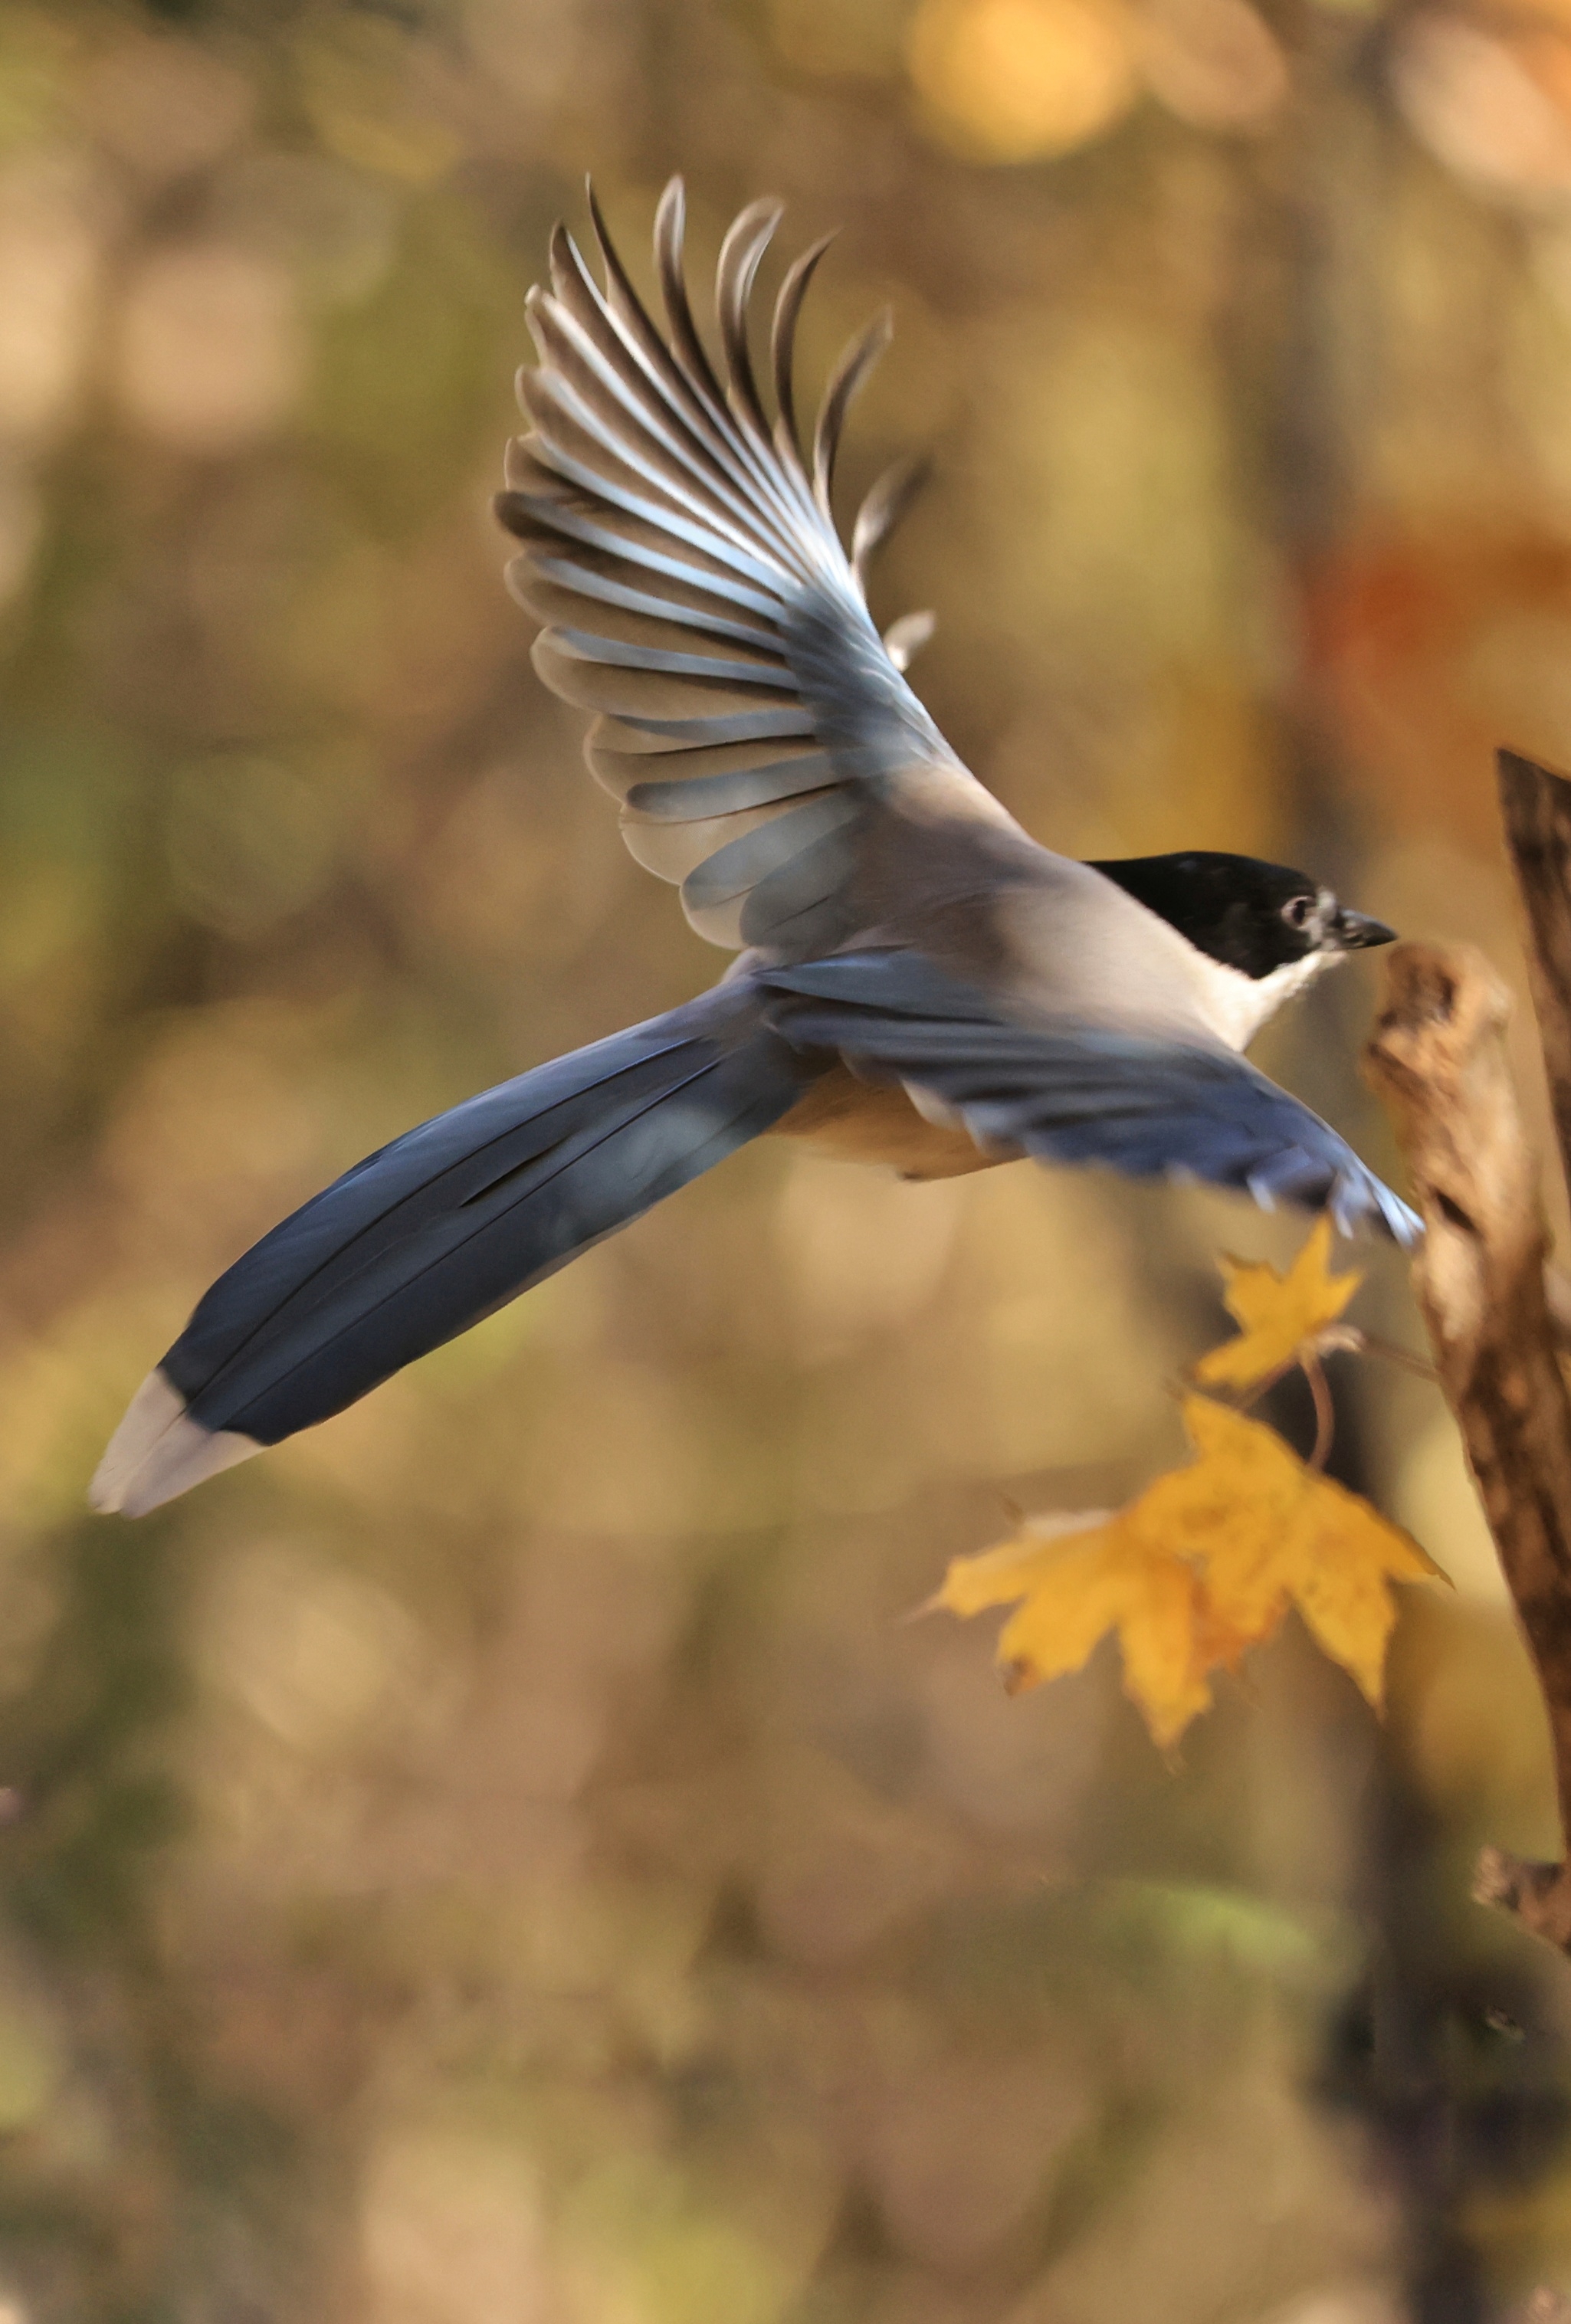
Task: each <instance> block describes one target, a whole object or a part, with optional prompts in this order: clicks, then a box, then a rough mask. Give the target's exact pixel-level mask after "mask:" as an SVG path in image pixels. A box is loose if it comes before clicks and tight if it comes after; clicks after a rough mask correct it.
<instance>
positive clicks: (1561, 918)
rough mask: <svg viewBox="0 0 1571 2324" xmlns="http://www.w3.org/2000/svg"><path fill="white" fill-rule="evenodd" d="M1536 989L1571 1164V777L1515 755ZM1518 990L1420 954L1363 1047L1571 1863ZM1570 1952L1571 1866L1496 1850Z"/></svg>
mask: <svg viewBox="0 0 1571 2324" xmlns="http://www.w3.org/2000/svg"><path fill="white" fill-rule="evenodd" d="M1501 789H1502V807H1503V811H1504V815H1505V821H1506V833H1507V839H1508V843H1509V844H1510V846H1511V853H1512V861H1513V864H1514V866H1515V870H1516V874H1517V879H1518V881H1519V884H1520V888H1521V891H1522V897H1523V902H1524V906H1525V908H1526V913H1527V920H1528V929H1529V956H1530V958H1531V962H1532V971H1533V991H1534V996H1535V1000H1536V1002H1537V1008H1538V1015H1539V1027H1540V1030H1541V1032H1542V1034H1543V1039H1544V1049H1545V1056H1546V1062H1547V1064H1548V1072H1549V1078H1550V1085H1551V1090H1552V1092H1553V1094H1554V1100H1555V1107H1556V1119H1557V1126H1558V1130H1559V1135H1560V1140H1561V1145H1562V1150H1563V1153H1566V1154H1568V1155H1571V890H1568V888H1567V880H1568V878H1571V784H1567V783H1565V782H1563V781H1561V780H1560V779H1559V778H1557V777H1556V776H1553V775H1550V774H1548V773H1547V772H1546V771H1545V770H1542V769H1540V768H1537V767H1533V766H1531V765H1530V764H1529V761H1525V760H1521V759H1518V758H1515V757H1513V756H1510V755H1509V754H1505V753H1502V762H1501ZM1510 1010H1511V1001H1510V996H1509V994H1508V993H1507V991H1506V989H1505V987H1504V985H1503V984H1502V982H1501V980H1500V978H1499V977H1498V976H1497V975H1496V974H1495V973H1494V971H1493V970H1492V968H1491V967H1490V965H1489V964H1488V962H1487V961H1485V960H1484V959H1483V955H1482V954H1479V953H1476V952H1474V951H1473V950H1472V949H1471V948H1470V947H1455V948H1452V947H1444V946H1439V945H1401V946H1400V947H1399V949H1398V950H1397V952H1396V953H1395V954H1393V955H1392V959H1391V972H1390V984H1389V990H1388V995H1387V1000H1386V1003H1385V1007H1384V1010H1383V1011H1382V1016H1381V1018H1380V1020H1379V1023H1378V1024H1377V1026H1376V1028H1375V1031H1374V1035H1373V1037H1372V1041H1371V1043H1370V1046H1369V1049H1368V1051H1367V1055H1366V1065H1367V1069H1368V1072H1369V1075H1370V1078H1371V1080H1372V1083H1373V1084H1374V1086H1375V1087H1376V1089H1377V1090H1379V1091H1380V1093H1382V1096H1383V1097H1384V1098H1385V1099H1386V1101H1387V1102H1388V1104H1389V1105H1390V1107H1391V1111H1392V1114H1393V1116H1394V1118H1395V1120H1396V1125H1397V1133H1398V1137H1399V1139H1400V1142H1401V1146H1402V1149H1403V1152H1404V1154H1405V1156H1406V1157H1407V1161H1408V1166H1409V1170H1410V1172H1411V1175H1412V1180H1413V1187H1414V1197H1415V1200H1416V1202H1417V1203H1418V1206H1419V1210H1420V1211H1421V1212H1422V1213H1423V1217H1424V1222H1425V1226H1426V1229H1427V1233H1426V1237H1425V1240H1424V1243H1423V1245H1422V1247H1421V1248H1420V1250H1419V1253H1418V1256H1417V1257H1416V1259H1414V1262H1413V1288H1414V1292H1415V1295H1416V1296H1417V1298H1418V1302H1419V1307H1420V1309H1421V1310H1422V1312H1423V1315H1424V1319H1425V1322H1426V1323H1427V1324H1428V1331H1429V1337H1430V1340H1431V1342H1432V1344H1433V1347H1434V1351H1435V1361H1436V1366H1437V1370H1438V1373H1439V1377H1440V1385H1441V1388H1442V1389H1443V1390H1444V1393H1445V1395H1446V1401H1447V1402H1448V1404H1449V1405H1450V1406H1451V1409H1452V1412H1453V1413H1454V1414H1455V1418H1456V1423H1457V1425H1458V1427H1459V1429H1460V1430H1461V1433H1462V1439H1463V1443H1464V1444H1465V1448H1466V1452H1467V1458H1468V1462H1469V1464H1470V1466H1471V1468H1472V1470H1473V1473H1474V1478H1475V1480H1476V1481H1477V1484H1478V1489H1479V1494H1480V1498H1481V1499H1482V1500H1483V1510H1484V1515H1485V1517H1486V1518H1487V1519H1488V1522H1489V1526H1490V1530H1491V1532H1492V1535H1493V1536H1494V1541H1495V1546H1496V1548H1497V1549H1498V1551H1499V1553H1500V1561H1501V1566H1502V1572H1504V1575H1505V1579H1506V1583H1507V1586H1508V1588H1509V1589H1510V1591H1511V1596H1512V1598H1513V1600H1515V1603H1516V1609H1517V1612H1518V1615H1519V1617H1520V1621H1521V1626H1522V1629H1523V1632H1524V1634H1525V1636H1526V1638H1527V1643H1528V1647H1529V1653H1530V1654H1531V1655H1532V1658H1533V1663H1534V1666H1535V1668H1536V1670H1537V1673H1538V1677H1539V1685H1540V1687H1541V1689H1542V1691H1543V1696H1544V1701H1545V1705H1546V1708H1547V1710H1548V1717H1549V1729H1550V1735H1551V1738H1552V1742H1553V1748H1554V1753H1555V1772H1556V1780H1557V1792H1558V1798H1559V1804H1560V1818H1561V1827H1562V1833H1563V1836H1564V1837H1565V1840H1566V1848H1567V1853H1568V1854H1571V1400H1568V1398H1567V1394H1566V1381H1565V1378H1564V1376H1563V1374H1562V1371H1561V1369H1560V1363H1559V1360H1558V1354H1557V1342H1558V1341H1559V1339H1560V1337H1561V1333H1560V1330H1559V1329H1558V1328H1557V1318H1556V1315H1555V1314H1554V1313H1553V1312H1552V1305H1551V1295H1550V1290H1549V1288H1548V1286H1547V1285H1546V1279H1545V1255H1546V1249H1547V1240H1548V1237H1547V1231H1546V1228H1545V1223H1544V1215H1543V1209H1542V1205H1541V1203H1540V1201H1539V1165H1538V1161H1537V1158H1536V1157H1535V1156H1534V1154H1533V1152H1532V1150H1531V1148H1529V1144H1528V1141H1527V1139H1526V1138H1525V1136H1524V1134H1523V1130H1522V1124H1521V1117H1520V1110H1519V1108H1518V1104H1517V1099H1516V1092H1515V1089H1514V1087H1513V1085H1512V1082H1511V1071H1510V1067H1509V1065H1508V1063H1507V1059H1506V1051H1505V1039H1504V1035H1505V1027H1506V1023H1507V1019H1508V1017H1509V1015H1510ZM1474 1893H1475V1895H1478V1896H1479V1897H1480V1899H1481V1900H1482V1901H1484V1902H1487V1903H1490V1904H1499V1905H1502V1906H1503V1907H1505V1908H1506V1909H1507V1910H1509V1911H1511V1912H1513V1913H1515V1914H1517V1915H1518V1916H1519V1917H1520V1919H1521V1920H1522V1921H1523V1922H1524V1923H1525V1924H1526V1925H1527V1926H1529V1928H1531V1929H1533V1930H1534V1931H1535V1932H1537V1933H1538V1934H1539V1935H1541V1936H1543V1937H1545V1938H1547V1939H1548V1941H1550V1942H1551V1943H1554V1944H1556V1945H1557V1946H1559V1947H1561V1948H1562V1950H1571V1868H1568V1867H1567V1866H1566V1864H1564V1863H1561V1864H1529V1863H1523V1862H1521V1861H1520V1860H1518V1859H1517V1858H1513V1857H1511V1856H1508V1855H1506V1854H1505V1853H1504V1851H1503V1850H1501V1849H1486V1850H1485V1851H1484V1853H1483V1857H1482V1858H1481V1859H1480V1862H1479V1867H1478V1875H1477V1880H1476V1884H1475V1889H1474Z"/></svg>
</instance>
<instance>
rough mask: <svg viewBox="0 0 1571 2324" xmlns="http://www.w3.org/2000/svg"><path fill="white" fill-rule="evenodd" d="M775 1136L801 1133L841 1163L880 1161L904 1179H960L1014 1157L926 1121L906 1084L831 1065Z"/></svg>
mask: <svg viewBox="0 0 1571 2324" xmlns="http://www.w3.org/2000/svg"><path fill="white" fill-rule="evenodd" d="M773 1135H774V1136H775V1137H777V1138H800V1139H805V1140H806V1141H807V1143H808V1144H809V1145H810V1146H813V1147H815V1148H817V1149H818V1152H819V1153H821V1154H831V1155H833V1156H834V1157H835V1158H836V1161H840V1162H882V1163H884V1164H887V1165H888V1167H890V1168H892V1169H894V1170H898V1171H899V1172H900V1173H901V1176H902V1177H906V1178H958V1177H960V1176H963V1175H964V1174H965V1173H966V1171H968V1170H991V1169H992V1168H993V1167H994V1166H995V1165H996V1164H997V1163H999V1162H1007V1161H1009V1160H1010V1159H1011V1158H1012V1157H1010V1156H1009V1155H1007V1154H984V1152H983V1151H982V1149H981V1148H980V1147H978V1146H976V1145H975V1144H974V1143H973V1141H972V1139H971V1138H970V1137H969V1135H968V1134H967V1133H966V1131H965V1130H948V1129H945V1128H943V1127H942V1126H940V1125H939V1124H938V1123H937V1122H931V1121H928V1120H924V1118H923V1116H922V1115H921V1114H919V1112H918V1111H917V1110H916V1107H915V1106H914V1105H913V1104H912V1103H911V1102H910V1098H909V1097H907V1095H906V1093H905V1092H904V1090H902V1089H884V1088H875V1087H873V1086H872V1085H871V1084H868V1083H866V1082H859V1081H858V1080H857V1079H856V1076H855V1074H853V1073H851V1072H849V1071H848V1070H847V1068H846V1066H845V1065H831V1066H830V1068H829V1070H828V1072H827V1073H825V1074H820V1075H819V1076H818V1080H817V1081H815V1082H814V1083H813V1084H812V1086H811V1088H810V1089H809V1091H808V1092H807V1093H806V1095H805V1096H803V1097H800V1098H799V1099H798V1101H797V1102H796V1104H795V1105H793V1106H792V1108H791V1110H790V1112H789V1113H788V1114H785V1115H784V1116H782V1118H781V1120H779V1121H777V1122H776V1123H775V1125H774V1131H773Z"/></svg>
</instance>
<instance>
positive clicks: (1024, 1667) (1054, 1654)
mask: <svg viewBox="0 0 1571 2324" xmlns="http://www.w3.org/2000/svg"><path fill="white" fill-rule="evenodd" d="M1184 1423H1185V1425H1186V1427H1187V1430H1188V1432H1189V1437H1190V1441H1191V1443H1193V1445H1194V1447H1195V1453H1196V1457H1195V1459H1194V1460H1192V1461H1190V1462H1187V1464H1186V1465H1185V1466H1184V1467H1183V1468H1181V1469H1175V1470H1172V1471H1169V1473H1168V1474H1167V1475H1166V1476H1162V1477H1159V1478H1157V1479H1156V1480H1154V1482H1153V1483H1151V1484H1150V1485H1148V1486H1147V1487H1146V1489H1145V1490H1144V1492H1143V1493H1141V1494H1139V1495H1138V1496H1137V1497H1136V1499H1134V1500H1132V1502H1130V1504H1129V1506H1128V1507H1127V1508H1124V1509H1122V1510H1119V1511H1116V1512H1115V1513H1114V1514H1113V1515H1111V1516H1109V1515H1107V1514H1105V1513H1104V1512H1100V1511H1099V1512H1096V1513H1095V1514H1093V1515H1089V1516H1085V1517H1063V1518H1058V1519H1049V1520H1046V1521H1039V1522H1038V1523H1037V1525H1035V1526H1028V1527H1027V1528H1025V1529H1024V1530H1023V1531H1022V1532H1021V1533H1020V1534H1019V1535H1016V1536H1015V1537H1014V1538H1012V1540H1010V1541H1006V1542H1004V1543H1003V1544H1001V1545H999V1547H997V1548H996V1549H993V1550H989V1551H986V1552H984V1554H983V1555H981V1556H979V1557H962V1558H956V1559H955V1560H954V1561H953V1563H951V1564H950V1566H949V1569H948V1572H947V1573H946V1575H945V1577H944V1584H943V1587H942V1589H941V1590H940V1591H938V1596H937V1598H936V1599H935V1600H933V1601H932V1602H933V1603H934V1604H935V1605H938V1606H945V1607H947V1608H948V1609H950V1611H951V1612H953V1613H956V1614H962V1615H969V1614H975V1613H979V1612H981V1611H982V1609H984V1607H988V1606H1002V1605H1012V1606H1014V1608H1015V1611H1014V1612H1013V1613H1012V1615H1011V1616H1010V1618H1009V1620H1008V1621H1007V1622H1006V1623H1005V1624H1004V1626H1003V1632H1002V1634H1001V1636H1000V1638H999V1642H998V1656H999V1660H1000V1662H1001V1663H1002V1664H1003V1666H1004V1668H1005V1670H1006V1671H1007V1672H1008V1673H1009V1674H1010V1682H1011V1683H1012V1685H1036V1684H1038V1683H1040V1681H1042V1680H1044V1679H1049V1678H1057V1677H1059V1676H1060V1675H1062V1674H1064V1673H1065V1672H1067V1671H1073V1670H1079V1669H1080V1668H1081V1667H1082V1666H1083V1665H1084V1664H1085V1663H1086V1661H1087V1660H1088V1658H1089V1656H1090V1655H1091V1653H1092V1651H1093V1649H1094V1648H1095V1646H1096V1644H1097V1642H1098V1641H1099V1640H1100V1639H1101V1638H1103V1637H1105V1636H1106V1635H1107V1633H1108V1632H1109V1631H1114V1632H1116V1634H1117V1637H1118V1640H1119V1645H1120V1646H1121V1649H1122V1651H1123V1683H1124V1687H1125V1690H1126V1692H1128V1693H1129V1694H1130V1695H1131V1696H1132V1698H1133V1700H1134V1701H1135V1702H1137V1703H1138V1704H1139V1706H1140V1709H1141V1711H1142V1712H1143V1714H1144V1717H1145V1720H1146V1724H1147V1726H1148V1727H1149V1728H1150V1729H1151V1734H1152V1736H1153V1738H1155V1740H1156V1741H1157V1742H1158V1743H1159V1744H1160V1745H1163V1746H1167V1745H1169V1744H1172V1743H1174V1742H1176V1741H1177V1740H1178V1737H1179V1736H1180V1735H1181V1734H1182V1733H1183V1731H1184V1729H1185V1728H1186V1727H1187V1725H1188V1723H1189V1721H1190V1720H1191V1719H1193V1718H1194V1717H1195V1716H1196V1714H1197V1712H1198V1711H1204V1710H1206V1709H1207V1708H1208V1706H1209V1704H1210V1701H1211V1688H1210V1684H1209V1678H1210V1674H1211V1673H1212V1672H1213V1671H1215V1670H1217V1669H1220V1668H1227V1669H1232V1668H1234V1667H1235V1666H1236V1665H1237V1663H1238V1661H1239V1659H1240V1657H1241V1656H1242V1655H1243V1653H1244V1651H1245V1650H1246V1649H1247V1648H1248V1647H1249V1646H1254V1645H1257V1644H1258V1643H1259V1642H1260V1641H1261V1639H1264V1638H1267V1637H1270V1636H1271V1632H1272V1631H1273V1630H1274V1629H1275V1628H1276V1627H1277V1625H1278V1624H1279V1622H1280V1620H1281V1618H1282V1617H1283V1615H1284V1614H1285V1613H1286V1612H1287V1610H1288V1608H1289V1606H1290V1605H1292V1606H1297V1607H1298V1610H1299V1612H1300V1613H1301V1614H1302V1615H1303V1618H1304V1619H1305V1621H1306V1622H1307V1623H1308V1627H1309V1628H1310V1630H1311V1631H1312V1632H1313V1634H1314V1636H1315V1637H1316V1638H1317V1639H1318V1641H1319V1643H1320V1645H1321V1646H1322V1647H1323V1648H1324V1649H1325V1651H1326V1654H1328V1655H1330V1656H1331V1657H1332V1659H1333V1660H1334V1661H1335V1662H1339V1663H1340V1664H1341V1665H1343V1667H1344V1668H1345V1669H1346V1670H1347V1671H1349V1672H1351V1674H1352V1675H1353V1677H1354V1679H1355V1680H1356V1681H1357V1683H1358V1684H1359V1686H1360V1687H1362V1689H1363V1692H1364V1693H1365V1694H1366V1695H1367V1696H1368V1698H1369V1700H1370V1701H1371V1702H1372V1703H1374V1704H1375V1705H1376V1707H1377V1708H1378V1706H1379V1704H1380V1701H1381V1693H1382V1674H1383V1670H1384V1664H1385V1651H1386V1646H1387V1643H1388V1641H1389V1639H1390V1637H1391V1628H1392V1626H1393V1625H1394V1623H1395V1620H1396V1607H1395V1603H1394V1601H1393V1600H1392V1597H1391V1582H1393V1581H1395V1582H1409V1581H1419V1580H1422V1579H1425V1578H1427V1577H1429V1576H1435V1575H1439V1578H1440V1579H1441V1580H1444V1579H1445V1576H1444V1575H1443V1574H1440V1569H1439V1568H1438V1566H1437V1565H1436V1564H1435V1563H1433V1561H1432V1560H1431V1559H1430V1558H1428V1557H1427V1556H1426V1555H1425V1554H1424V1552H1423V1551H1422V1550H1421V1549H1420V1548H1419V1545H1418V1543H1417V1542H1416V1541H1414V1540H1412V1539H1411V1538H1410V1536H1409V1535H1407V1534H1405V1533H1403V1532H1401V1531H1400V1528H1399V1527H1397V1526H1393V1525H1390V1524H1388V1523H1387V1522H1386V1520H1385V1519H1384V1518H1383V1517H1381V1516H1380V1515H1379V1514H1378V1513H1377V1512H1376V1511H1375V1510H1374V1509H1372V1508H1371V1507H1370V1506H1369V1503H1368V1502H1367V1501H1363V1500H1361V1499H1359V1497H1358V1495H1357V1494H1356V1493H1350V1492H1348V1491H1347V1490H1346V1489H1345V1488H1344V1487H1343V1486H1341V1485H1338V1484H1335V1483H1334V1482H1333V1481H1332V1480H1331V1479H1330V1478H1328V1477H1325V1476H1322V1475H1321V1474H1320V1472H1319V1471H1317V1470H1315V1469H1311V1468H1309V1467H1308V1466H1307V1465H1306V1464H1305V1462H1302V1461H1300V1460H1299V1459H1298V1455H1297V1453H1295V1452H1293V1451H1292V1450H1291V1449H1290V1447H1289V1446H1288V1445H1287V1444H1285V1443H1283V1442H1282V1440H1281V1438H1280V1436H1278V1435H1277V1434H1276V1433H1275V1431H1274V1430H1272V1429H1270V1428H1267V1427H1266V1426H1265V1425H1263V1424H1262V1423H1261V1422H1260V1421H1256V1420H1249V1419H1247V1418H1245V1416H1243V1414H1242V1413H1238V1412H1233V1411H1230V1410H1229V1409H1228V1408H1227V1407H1226V1406H1223V1405H1219V1404H1214V1403H1212V1402H1211V1401H1210V1400H1209V1399H1208V1398H1207V1397H1199V1396H1192V1397H1187V1398H1186V1399H1185V1403H1184Z"/></svg>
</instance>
